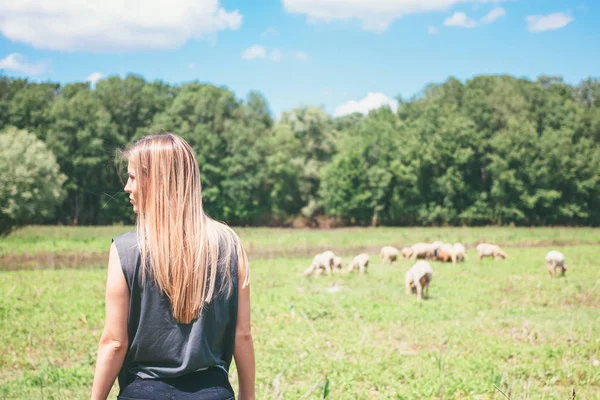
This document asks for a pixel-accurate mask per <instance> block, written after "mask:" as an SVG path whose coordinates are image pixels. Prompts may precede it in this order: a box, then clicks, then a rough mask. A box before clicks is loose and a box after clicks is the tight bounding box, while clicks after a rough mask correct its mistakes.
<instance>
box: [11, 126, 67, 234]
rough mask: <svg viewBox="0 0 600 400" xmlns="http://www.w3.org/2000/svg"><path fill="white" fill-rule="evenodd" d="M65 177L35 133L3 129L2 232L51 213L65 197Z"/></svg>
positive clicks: (38, 220)
mask: <svg viewBox="0 0 600 400" xmlns="http://www.w3.org/2000/svg"><path fill="white" fill-rule="evenodd" d="M65 179H66V177H65V175H63V174H61V173H60V171H59V167H58V163H57V162H56V157H54V154H52V152H51V151H50V150H48V149H47V148H46V145H45V144H44V142H42V141H41V140H39V139H37V138H36V136H35V135H34V134H32V133H29V132H27V131H24V130H18V129H16V128H14V127H9V128H7V129H5V130H4V131H2V132H1V133H0V235H6V234H7V233H9V232H10V231H11V230H12V229H14V228H16V227H18V226H21V225H24V224H30V223H36V222H40V221H41V220H42V219H44V218H48V217H50V216H52V214H53V212H54V210H55V209H56V207H57V206H58V205H60V204H61V201H62V199H63V197H64V193H65V191H64V189H63V187H62V185H63V183H64V181H65Z"/></svg>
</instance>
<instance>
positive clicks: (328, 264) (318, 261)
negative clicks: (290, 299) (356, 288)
mask: <svg viewBox="0 0 600 400" xmlns="http://www.w3.org/2000/svg"><path fill="white" fill-rule="evenodd" d="M334 258H335V254H333V252H332V251H325V252H323V253H320V254H317V255H316V256H315V257H314V258H313V261H312V264H311V265H310V267H308V268H307V269H306V270H304V276H310V275H312V274H315V275H320V274H321V273H323V272H327V275H329V276H331V271H332V268H333V265H334Z"/></svg>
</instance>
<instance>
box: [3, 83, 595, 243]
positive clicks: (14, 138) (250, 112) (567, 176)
mask: <svg viewBox="0 0 600 400" xmlns="http://www.w3.org/2000/svg"><path fill="white" fill-rule="evenodd" d="M162 131H168V132H173V133H176V134H178V135H181V136H183V137H184V138H185V139H186V140H188V141H189V143H190V144H191V145H192V147H193V148H194V150H195V152H196V155H197V157H198V161H199V164H200V170H201V175H202V184H203V197H204V203H205V209H206V212H207V213H208V214H209V215H210V216H212V217H213V218H216V219H219V220H225V221H227V222H228V223H230V224H232V225H283V226H286V225H290V224H292V223H304V224H306V225H309V226H318V225H324V224H337V225H463V224H465V225H484V224H516V225H555V224H556V225H598V224H600V145H599V141H600V81H599V80H598V79H592V78H588V79H586V80H583V81H582V82H581V83H579V84H578V85H569V84H567V83H565V82H564V81H563V80H562V79H561V78H560V77H545V76H542V77H539V78H538V79H537V80H535V81H531V80H527V79H518V78H514V77H511V76H477V77H474V78H472V79H470V80H467V81H466V82H464V83H463V82H460V81H459V80H457V79H454V78H449V79H448V80H447V81H446V82H444V83H441V84H431V85H428V86H427V87H425V88H424V90H423V91H422V92H421V93H419V94H418V95H416V96H414V97H413V98H411V99H402V98H398V108H397V109H396V110H391V109H390V108H388V107H383V108H380V109H378V110H373V111H371V112H370V113H369V114H368V115H362V114H358V113H357V114H351V115H346V116H343V117H338V118H332V117H331V116H330V115H328V114H327V113H325V112H324V111H323V110H322V109H321V108H319V107H314V106H305V107H300V108H296V109H293V110H290V111H284V112H282V114H281V116H280V118H279V120H277V121H275V120H274V118H273V116H272V113H271V112H270V110H269V106H268V103H267V101H266V99H265V98H264V97H263V96H262V95H261V94H260V93H258V92H251V93H249V94H248V96H247V97H246V98H245V99H239V98H236V96H235V94H234V93H233V92H232V91H230V90H228V89H227V88H226V87H217V86H214V85H211V84H204V83H199V82H192V83H186V84H182V85H170V84H167V83H165V82H162V81H155V82H148V81H145V80H144V79H143V78H141V77H139V76H136V75H129V76H127V77H125V78H121V77H117V76H115V77H110V78H107V79H104V80H101V81H99V82H98V83H97V84H96V86H95V87H93V88H92V87H90V85H89V84H88V83H79V82H78V83H71V84H66V85H60V84H57V83H50V82H46V83H35V82H30V81H28V80H26V79H16V78H10V77H6V76H0V233H2V232H4V233H6V232H8V230H9V229H10V227H12V226H18V225H21V224H25V223H60V224H85V225H95V224H113V223H131V222H133V220H134V216H133V214H132V212H131V209H130V205H129V203H128V202H127V195H125V194H124V193H123V191H122V188H123V179H124V172H125V170H126V168H123V166H122V165H121V168H119V167H118V166H119V162H118V160H117V158H116V157H115V150H116V149H119V148H123V147H126V146H127V145H128V144H130V143H132V142H133V141H135V140H137V139H139V138H141V137H143V136H145V135H148V134H152V133H157V132H162Z"/></svg>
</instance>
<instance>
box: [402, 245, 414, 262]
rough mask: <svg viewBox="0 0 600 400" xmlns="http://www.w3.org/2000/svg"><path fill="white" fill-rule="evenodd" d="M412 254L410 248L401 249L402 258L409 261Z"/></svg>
mask: <svg viewBox="0 0 600 400" xmlns="http://www.w3.org/2000/svg"><path fill="white" fill-rule="evenodd" d="M412 253H413V249H412V247H404V248H403V249H402V258H403V259H409V258H410V257H411V256H412Z"/></svg>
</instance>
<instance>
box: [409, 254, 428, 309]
mask: <svg viewBox="0 0 600 400" xmlns="http://www.w3.org/2000/svg"><path fill="white" fill-rule="evenodd" d="M432 279H433V269H432V268H431V265H430V264H429V263H428V262H427V261H417V262H416V264H415V265H413V266H412V268H411V269H409V270H408V271H407V272H406V275H405V276H404V283H405V285H406V294H410V293H411V291H416V292H417V300H421V299H422V298H423V293H425V294H426V295H427V297H428V296H429V284H430V283H431V280H432Z"/></svg>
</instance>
